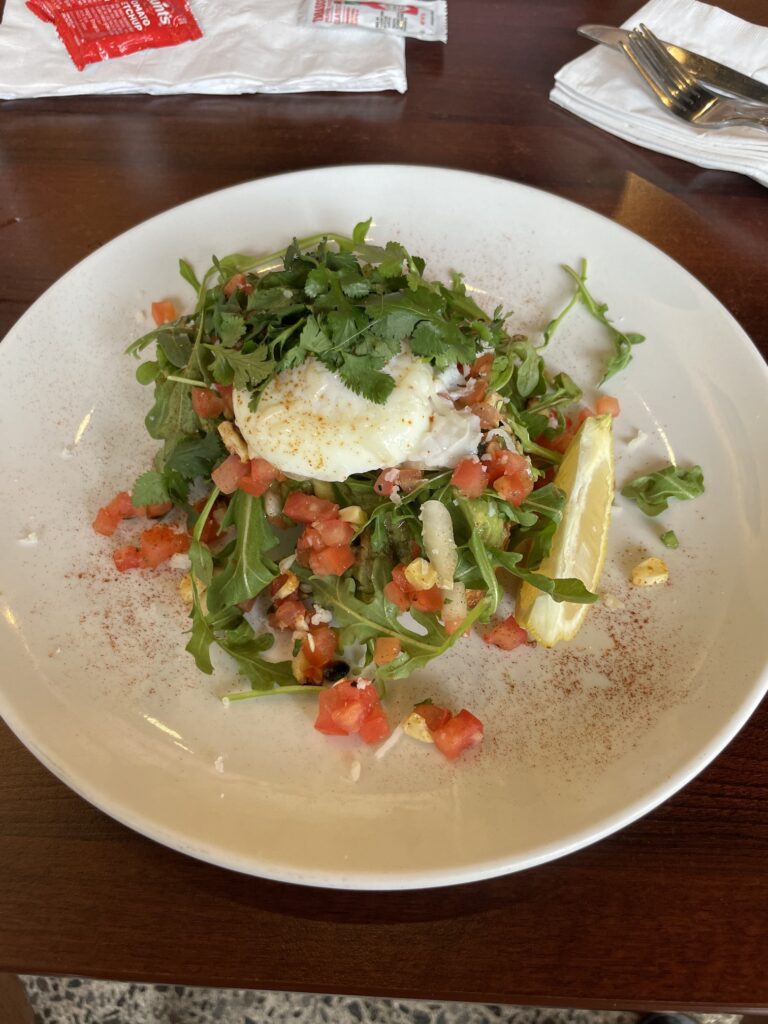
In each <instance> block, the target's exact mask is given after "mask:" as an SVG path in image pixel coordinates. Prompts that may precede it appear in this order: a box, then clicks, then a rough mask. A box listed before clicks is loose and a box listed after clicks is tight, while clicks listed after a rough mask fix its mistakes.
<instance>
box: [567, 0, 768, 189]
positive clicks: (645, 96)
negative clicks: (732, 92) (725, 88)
mask: <svg viewBox="0 0 768 1024" xmlns="http://www.w3.org/2000/svg"><path fill="white" fill-rule="evenodd" d="M640 22H643V23H644V24H646V25H648V27H649V28H650V29H652V31H653V32H655V33H656V35H657V36H659V37H660V38H661V39H666V40H667V41H668V42H672V43H677V44H678V45H680V46H684V47H685V48H686V49H689V50H694V51H696V53H700V54H702V56H704V57H710V58H712V59H713V60H717V61H719V62H720V63H721V64H727V65H729V66H730V67H732V68H735V69H736V70H737V71H742V72H744V74H747V75H752V76H753V77H754V78H757V79H759V80H760V81H763V82H766V83H768V28H764V27H762V26H759V25H752V24H750V23H749V22H747V21H743V20H742V19H741V18H737V17H735V16H734V15H732V14H728V13H727V12H726V11H723V10H721V9H720V8H719V7H711V6H710V5H709V4H704V3H700V2H699V0H650V3H647V4H646V5H645V6H644V7H641V8H640V10H639V11H638V12H637V13H636V14H634V15H633V16H632V17H631V18H629V20H628V21H626V22H624V25H623V27H624V28H634V27H635V26H636V25H639V24H640ZM550 99H551V100H553V101H554V102H555V103H558V104H559V105H560V106H561V107H565V109H566V110H570V111H571V112H572V113H574V114H578V116H579V117H583V118H584V120H586V121H589V122H591V123H592V124H594V125H597V126H598V127H599V128H603V129H605V131H607V132H611V134H613V135H618V136H619V137H620V138H622V139H626V140H627V141H628V142H635V143H637V144H638V145H640V146H645V147H646V148H647V149H654V150H656V151H657V152H659V153H668V154H669V155H670V156H676V157H679V158H680V159H681V160H688V161H689V162H690V163H693V164H698V166H699V167H712V168H718V169H720V170H727V171H737V172H738V173H740V174H747V175H749V176H750V177H752V178H755V179H756V180H757V181H759V182H760V183H761V184H763V185H768V132H766V131H764V130H759V129H750V128H722V129H718V130H716V131H715V130H713V129H709V130H707V129H705V128H695V127H693V126H692V125H689V124H686V123H685V122H684V121H679V120H677V119H676V118H674V117H673V116H672V115H671V114H668V113H667V112H666V111H665V110H664V109H663V108H662V107H661V105H660V104H659V103H658V101H657V100H656V99H655V97H654V96H653V94H652V93H651V91H650V90H649V89H648V87H647V86H646V85H645V83H644V82H643V81H642V79H641V78H640V75H639V74H638V73H637V71H636V70H635V69H634V67H633V66H632V64H631V63H630V62H629V60H628V58H627V57H626V55H625V54H623V53H618V52H616V51H614V50H611V49H609V48H608V47H607V46H596V47H595V48H594V49H593V50H590V51H589V52H588V53H585V54H584V55H583V56H581V57H577V58H576V60H573V61H571V62H570V64H566V65H565V67H564V68H561V69H560V71H558V72H557V74H556V75H555V87H554V89H553V90H552V92H551V93H550Z"/></svg>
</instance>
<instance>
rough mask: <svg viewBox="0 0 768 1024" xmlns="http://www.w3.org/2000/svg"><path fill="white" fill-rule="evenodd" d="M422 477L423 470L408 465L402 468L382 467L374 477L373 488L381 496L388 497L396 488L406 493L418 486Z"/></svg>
mask: <svg viewBox="0 0 768 1024" xmlns="http://www.w3.org/2000/svg"><path fill="white" fill-rule="evenodd" d="M423 479H424V473H423V471H422V470H421V469H413V468H411V467H410V466H403V468H402V469H382V471H381V472H380V473H379V475H378V476H377V477H376V482H375V483H374V485H373V489H374V491H376V493H377V494H380V495H381V496H382V497H384V498H389V497H391V495H392V493H393V492H394V491H395V490H397V489H399V490H401V491H404V492H405V493H406V494H407V493H408V492H409V491H412V490H413V489H414V487H418V485H419V484H420V483H421V481H422V480H423Z"/></svg>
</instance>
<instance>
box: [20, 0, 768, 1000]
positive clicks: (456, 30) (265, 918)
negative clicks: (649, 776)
mask: <svg viewBox="0 0 768 1024" xmlns="http://www.w3.org/2000/svg"><path fill="white" fill-rule="evenodd" d="M722 6H724V7H725V8H726V9H728V10H730V11H732V12H733V13H735V14H739V15H741V16H742V17H745V18H747V19H749V20H751V21H757V22H760V21H762V22H763V23H766V22H768V8H766V4H765V0H724V2H723V3H722ZM636 7H637V0H451V3H450V18H451V38H450V42H449V44H448V45H447V46H446V47H443V46H440V45H436V44H431V45H430V44H425V43H416V42H409V44H408V49H407V56H408V78H409V89H408V92H407V94H405V95H404V96H399V95H396V94H390V93H382V94H367V95H354V94H341V95H331V94H315V95H297V96H282V97H277V96H269V97H266V96H244V97H231V98H218V97H217V98H214V97H203V96H184V97H165V98H151V97H142V96H130V97H121V98H107V97H101V98H100V97H91V98H79V99H78V98H75V99H39V100H32V101H24V102H8V103H4V104H2V105H0V168H2V170H1V171H0V174H1V175H2V177H1V181H2V188H0V336H2V335H3V334H5V332H6V331H7V330H8V329H9V328H10V327H11V326H12V324H13V323H14V321H15V320H16V319H17V317H19V316H20V315H21V314H22V313H23V312H24V310H26V309H27V308H28V307H29V306H30V304H31V303H32V302H34V301H35V299H37V297H38V296H39V295H40V294H41V293H42V292H43V291H44V290H45V289H46V288H47V287H48V286H49V285H50V284H52V283H53V282H54V281H55V280H56V279H57V278H58V277H59V276H60V275H61V274H63V273H64V272H65V271H66V270H68V269H69V268H70V267H72V266H73V265H74V264H75V263H76V262H77V261H79V260H80V259H82V258H83V257H84V256H86V255H87V254H88V253H90V252H92V251H93V250H94V249H96V248H97V247H98V246H100V245H101V244H102V243H104V242H106V241H107V240H108V239H110V238H112V237H114V236H115V235H117V234H118V233H119V232H121V231H123V230H125V229H127V228H129V227H132V226H133V225H135V224H137V223H139V222H140V221H143V220H145V219H146V218H148V217H151V216H152V215H154V214H156V213H158V212H160V211H162V210H165V209H167V208H169V207H171V206H174V205H176V204H178V203H180V202H183V201H184V200H187V199H190V198H193V197H196V196H200V195H203V194H205V193H207V192H210V191H213V190H216V189H220V188H223V187H225V186H227V185H231V184H234V183H237V182H242V181H247V180H249V179H252V178H257V177H260V176H263V175H268V174H273V173H276V172H281V171H289V170H294V169H298V168H305V167H315V166H323V165H332V164H338V163H353V162H400V163H417V164H434V165H441V166H447V167H455V168H462V169H468V170H474V171H481V172H486V173H489V174H494V175H499V176H502V177H505V178H509V179H512V180H515V181H519V182H524V183H526V184H529V185H534V186H537V187H540V188H542V189H546V190H549V191H551V192H553V193H555V194H557V195H560V196H564V197H566V198H568V199H571V200H575V201H576V202H579V203H582V204H583V205H585V206H587V207H589V208H590V209H592V210H596V211H598V212H600V213H602V214H606V215H607V216H609V217H612V218H614V219H616V220H617V221H619V222H620V223H621V224H623V225H625V226H626V227H628V228H630V229H632V230H633V231H635V232H637V233H638V234H640V235H642V236H643V237H644V238H646V239H648V240H650V241H651V242H653V243H654V244H655V245H657V246H658V247H659V248H661V249H662V250H664V251H665V252H666V253H668V254H669V255H670V256H672V257H673V258H674V259H676V260H677V261H678V262H679V263H681V264H682V265H683V266H684V267H686V268H687V269H688V270H689V271H691V272H692V273H693V274H694V275H695V276H696V277H698V278H699V279H700V280H701V281H702V282H703V283H704V284H705V285H706V286H707V287H708V288H709V289H710V290H711V291H712V292H713V293H714V294H715V296H717V298H718V299H719V300H720V301H721V302H722V303H723V304H724V305H725V306H726V307H727V308H728V309H729V310H730V311H731V312H732V313H733V315H734V316H735V317H736V319H737V320H738V321H739V322H740V323H741V324H742V326H743V327H744V328H745V329H746V331H747V332H748V333H749V334H750V336H751V337H752V339H753V340H754V342H755V344H756V345H757V346H758V348H759V349H760V350H761V351H762V352H763V354H764V355H766V354H768V326H767V325H768V267H767V260H766V256H768V192H766V190H765V189H764V188H763V187H761V186H760V185H758V184H757V183H755V182H754V181H751V180H750V179H748V178H745V177H740V176H738V175H735V174H730V173H725V172H718V171H708V170H702V169H701V168H698V167H695V166H693V165H691V164H687V163H683V162H681V161H678V160H675V159H672V158H669V157H665V156H662V155H658V154H655V153H652V152H650V151H647V150H644V149H640V148H638V147H636V146H633V145H630V144H628V143H625V142H622V141H621V140H619V139H616V138H613V137H611V136H610V135H607V134H605V133H603V132H601V131H599V130H597V129H595V128H592V127H591V126H589V125H588V124H586V123H584V122H582V121H580V120H579V119H577V118H576V117H573V116H571V115H570V114H567V113H565V112H564V111H562V110H561V109H560V108H558V107H556V106H554V105H553V104H551V103H550V102H549V100H548V94H549V90H550V88H551V85H552V79H553V75H554V73H555V71H556V70H557V69H558V68H559V67H561V66H562V65H563V64H564V63H565V62H566V61H568V60H570V59H571V58H573V57H575V56H577V55H578V54H580V53H582V52H584V50H585V49H586V48H587V44H586V43H585V42H584V41H582V40H580V39H579V38H578V37H577V35H576V32H575V29H576V26H577V25H579V24H582V23H585V22H605V23H609V24H618V23H619V22H620V21H621V20H623V19H625V18H626V17H628V16H629V15H630V14H631V13H632V11H633V10H634V9H635V8H636ZM19 499H20V500H23V495H20V496H19ZM2 672H3V667H2V665H0V673H2ZM723 682H724V685H727V680H724V681H723ZM766 751H768V707H767V706H766V705H763V706H762V707H761V708H760V709H759V710H758V711H757V713H756V714H755V715H754V716H753V718H752V719H751V721H750V722H749V723H748V725H747V726H746V727H745V728H744V730H743V731H742V732H741V733H740V735H739V736H738V737H737V738H736V739H735V740H734V741H733V742H732V743H731V744H730V746H729V747H728V748H727V749H726V750H725V751H724V753H722V754H721V755H720V757H718V758H717V759H716V761H715V762H714V763H713V764H712V765H711V766H710V767H709V768H707V769H706V770H705V771H704V772H703V773H702V774H701V775H700V776H699V777H698V778H697V779H695V780H694V781H693V782H691V783H690V784H689V785H688V786H686V787H685V788H684V789H683V790H682V792H680V793H679V794H678V795H677V796H675V797H674V798H672V799H671V800H668V801H667V802H666V803H665V804H663V805H662V806H661V807H659V808H658V809H657V810H656V811H654V812H653V813H651V814H649V815H647V816H646V817H645V818H643V819H642V820H640V821H638V822H637V823H635V824H634V825H632V826H631V827H629V828H626V829H624V830H623V831H622V832H620V833H618V834H617V835H614V836H612V837H610V838H608V839H606V840H604V841H602V842H600V843H597V844H595V845H593V846H591V847H588V848H587V849H584V850H581V851H580V852H578V853H575V854H573V855H571V856H568V857H565V858H563V859H561V860H558V861H555V862H553V863H550V864H547V865H544V866H542V867H537V868H535V869H532V870H529V871H525V872H522V873H520V874H515V875H511V876H508V877H504V878H498V879H495V880H493V881H487V882H482V883H477V884H472V885H465V886H458V887H455V888H448V889H437V890H429V891H421V892H404V893H359V892H337V891H323V890H319V889H305V888H299V887H293V886H289V885H283V884H279V883H275V882H268V881H262V880H260V879H258V878H250V877H245V876H241V875H237V874H235V873H231V872H228V871H225V870H222V869H220V868H217V867H212V866H210V865H207V864H204V863H201V862H197V861H195V860H192V859H189V858H187V857H185V856H183V855H181V854H178V853H175V852H173V851H171V850H169V849H166V848H164V847H162V846H159V845H157V844H155V843H153V842H152V841H150V840H148V839H145V838H143V837H141V836H139V835H137V834H135V833H133V832H131V831H129V830H128V829H126V828H124V827H123V826H121V825H119V824H117V823H116V822H115V821H113V820H111V819H110V818H108V817H107V816H106V815H104V814H102V813H101V812H99V811H97V810H95V809H94V808H93V807H91V806H90V805H88V804H86V803H85V802H84V801H82V800H81V799H80V798H79V797H77V796H76V795H75V794H74V793H72V792H70V791H69V790H68V789H67V788H66V787H65V786H64V785H62V784H61V783H60V782H58V781H57V780H56V779H55V778H54V777H53V776H52V775H50V774H49V773H48V772H47V771H46V770H45V769H44V768H43V767H41V765H40V764H39V763H38V762H37V761H36V760H35V759H34V757H33V756H32V755H31V754H29V753H28V752H27V751H26V750H25V749H24V748H23V747H22V746H21V745H20V743H19V742H18V741H17V740H16V739H15V738H14V736H13V735H12V734H11V733H10V732H9V731H8V730H7V729H6V728H5V727H4V726H0V971H2V970H5V971H11V972H41V973H59V974H65V973H74V974H81V975H90V976H96V977H108V978H113V979H137V980H157V981H166V982H177V983H182V982H184V983H197V984H210V985H217V986H245V987H254V988H267V989H280V990H297V991H309V992H336V993H359V994H380V995H391V996H398V997H419V998H443V999H461V1000H472V1001H481V1002H484V1001H491V1002H512V1003H528V1004H538V1005H551V1006H556V1005H557V1006H572V1007H624V1008H661V1007H666V1008H677V1009H683V1008H688V1009H708V1010H715V1009H718V1008H720V1009H727V1010H732V1011H736V1010H748V1009H752V1010H760V1009H763V1010H764V1009H765V1008H766V1007H768V966H767V965H768V876H767V875H766V865H768V754H766Z"/></svg>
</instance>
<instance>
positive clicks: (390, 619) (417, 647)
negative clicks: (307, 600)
mask: <svg viewBox="0 0 768 1024" xmlns="http://www.w3.org/2000/svg"><path fill="white" fill-rule="evenodd" d="M382 568H383V564H382V563H380V564H379V566H378V567H377V569H376V570H375V576H376V580H375V591H374V597H373V599H372V600H371V601H369V602H365V601H361V600H359V598H357V597H356V595H355V584H354V581H353V580H351V579H348V578H347V579H343V578H341V577H338V576H312V577H311V580H312V590H313V594H314V596H315V598H316V600H317V602H318V604H320V605H321V606H322V607H323V608H330V609H332V610H333V613H334V618H335V620H336V621H337V623H338V624H339V626H340V643H341V646H342V647H346V646H347V645H349V644H353V643H362V644H364V643H367V642H368V641H370V640H375V639H376V637H381V636H393V637H397V638H398V639H399V640H400V645H401V648H402V653H401V654H400V655H399V656H398V657H397V658H396V659H395V660H394V661H392V662H389V664H387V665H382V666H380V667H379V669H378V671H377V678H382V679H402V678H404V677H405V676H407V675H410V673H411V672H413V671H415V670H416V669H417V668H421V667H422V666H423V665H426V664H427V662H429V661H431V660H432V659H433V658H437V657H439V656H440V655H441V654H443V653H444V652H445V651H447V650H448V649H449V648H450V647H452V646H453V644H454V643H456V641H457V640H458V639H459V637H460V636H461V635H462V633H463V632H464V631H465V630H466V629H468V628H469V626H470V625H471V624H472V622H474V621H475V620H476V619H477V618H478V616H479V615H482V614H483V612H484V611H485V605H484V602H483V601H481V602H480V603H479V604H478V605H477V606H476V607H475V608H473V609H472V611H471V612H470V613H469V615H468V616H467V617H466V619H465V620H464V622H463V623H462V624H461V626H460V627H459V629H458V630H456V632H455V633H453V634H450V633H447V632H446V631H445V629H444V628H443V626H442V625H441V624H440V623H439V622H438V620H437V619H436V618H435V617H434V616H430V615H422V614H421V613H418V612H417V613H414V615H413V617H414V619H416V620H417V621H418V622H419V623H420V625H422V626H423V627H424V629H426V634H425V635H424V636H422V635H421V634H419V633H415V632H413V631H412V630H410V629H408V628H407V627H406V626H404V625H403V624H402V623H401V622H400V621H399V619H398V616H399V614H400V612H399V610H398V608H397V607H396V606H395V605H394V604H392V603H391V601H388V600H387V598H386V597H384V593H383V586H384V581H383V579H382V578H381V570H382Z"/></svg>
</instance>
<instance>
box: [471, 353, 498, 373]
mask: <svg viewBox="0 0 768 1024" xmlns="http://www.w3.org/2000/svg"><path fill="white" fill-rule="evenodd" d="M494 358H495V353H493V352H484V353H483V354H482V355H481V356H478V357H477V359H476V360H475V361H474V363H472V370H471V371H470V372H471V374H472V376H473V377H490V375H491V370H492V369H493V360H494Z"/></svg>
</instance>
